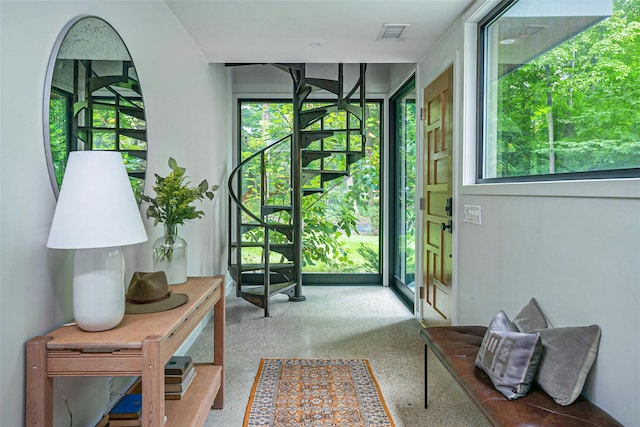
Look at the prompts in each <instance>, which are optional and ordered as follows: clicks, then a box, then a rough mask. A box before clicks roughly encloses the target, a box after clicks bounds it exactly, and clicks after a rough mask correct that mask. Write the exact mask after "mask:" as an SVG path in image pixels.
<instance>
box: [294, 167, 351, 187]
mask: <svg viewBox="0 0 640 427" xmlns="http://www.w3.org/2000/svg"><path fill="white" fill-rule="evenodd" d="M318 175H320V176H321V180H322V183H323V184H324V183H325V182H328V181H331V180H334V179H337V178H342V177H345V176H347V175H349V172H347V171H339V170H322V169H304V170H303V171H302V182H303V183H304V182H307V181H309V180H310V179H312V178H314V177H316V176H318Z"/></svg>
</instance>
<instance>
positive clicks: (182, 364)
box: [164, 356, 193, 376]
mask: <svg viewBox="0 0 640 427" xmlns="http://www.w3.org/2000/svg"><path fill="white" fill-rule="evenodd" d="M192 366H193V360H192V359H191V356H171V359H169V361H168V362H167V364H166V365H164V374H165V376H166V375H183V374H185V373H186V372H187V371H188V370H189V368H190V367H192Z"/></svg>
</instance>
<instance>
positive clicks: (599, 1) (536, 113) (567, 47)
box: [478, 0, 640, 182]
mask: <svg viewBox="0 0 640 427" xmlns="http://www.w3.org/2000/svg"><path fill="white" fill-rule="evenodd" d="M478 40H479V55H478V58H479V60H478V68H479V77H480V78H479V82H480V85H479V95H480V96H479V108H478V111H479V127H478V128H479V138H478V140H479V141H480V142H479V143H480V147H479V150H478V153H479V156H478V181H479V182H493V181H509V180H513V181H523V180H524V181H530V180H557V179H578V178H610V177H614V178H624V177H636V176H640V108H638V104H639V103H640V0H613V1H612V0H594V1H589V2H577V1H574V0H518V1H513V0H512V1H505V2H502V3H501V4H500V6H499V7H498V8H496V9H495V10H494V12H493V13H492V14H490V16H488V17H487V18H486V19H485V20H484V21H483V22H481V23H480V25H479V37H478Z"/></svg>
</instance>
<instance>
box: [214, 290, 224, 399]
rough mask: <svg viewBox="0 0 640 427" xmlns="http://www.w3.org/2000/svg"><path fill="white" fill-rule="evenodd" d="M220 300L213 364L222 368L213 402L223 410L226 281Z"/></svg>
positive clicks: (215, 318) (216, 311)
mask: <svg viewBox="0 0 640 427" xmlns="http://www.w3.org/2000/svg"><path fill="white" fill-rule="evenodd" d="M220 288H221V289H220V299H219V300H218V302H217V303H216V305H215V306H214V308H213V310H214V311H213V364H214V365H218V366H221V367H222V376H221V378H220V390H219V391H218V394H217V395H216V398H215V400H214V401H213V407H214V408H215V409H222V407H223V405H224V331H225V308H224V297H225V289H224V281H223V282H222V284H221V285H220Z"/></svg>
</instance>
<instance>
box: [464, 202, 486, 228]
mask: <svg viewBox="0 0 640 427" xmlns="http://www.w3.org/2000/svg"><path fill="white" fill-rule="evenodd" d="M463 213H464V218H463V220H464V222H469V223H471V224H482V208H481V207H480V206H472V205H464V209H463Z"/></svg>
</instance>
